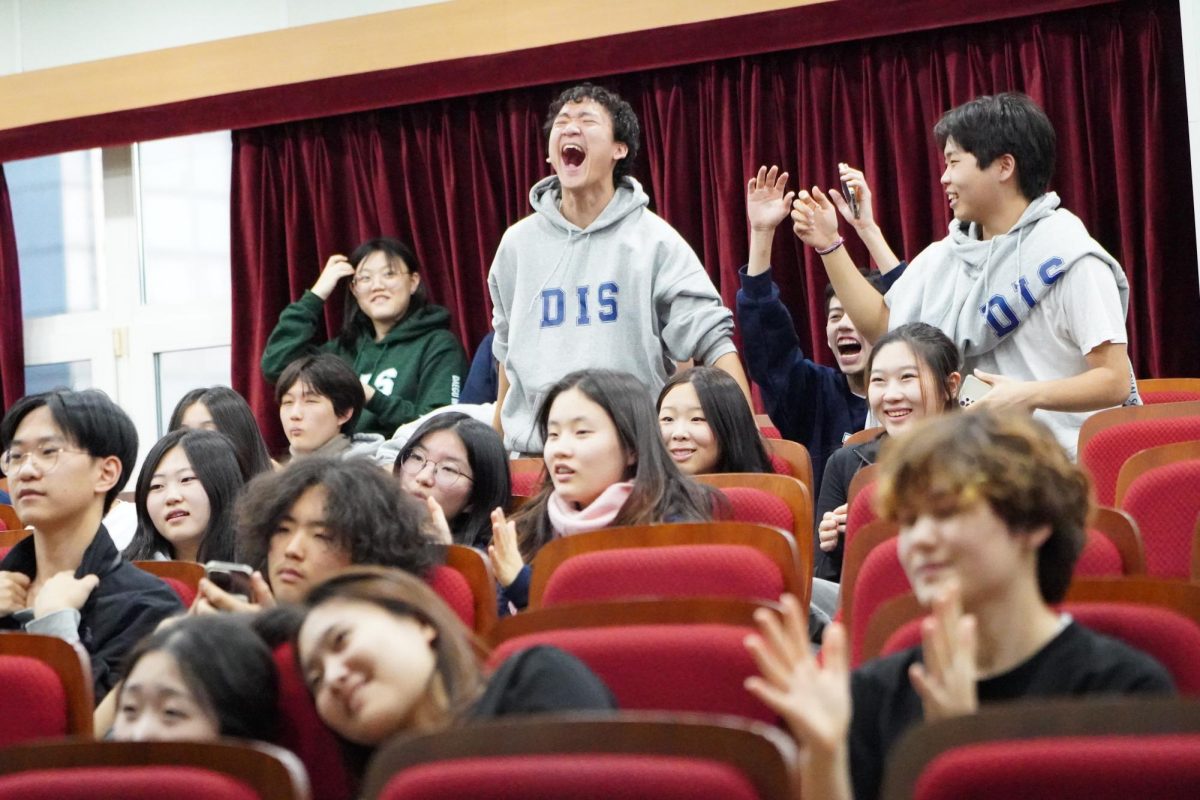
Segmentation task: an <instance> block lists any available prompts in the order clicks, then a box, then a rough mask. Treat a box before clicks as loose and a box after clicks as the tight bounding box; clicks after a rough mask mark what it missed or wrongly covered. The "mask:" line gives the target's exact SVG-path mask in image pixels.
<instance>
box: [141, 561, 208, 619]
mask: <svg viewBox="0 0 1200 800" xmlns="http://www.w3.org/2000/svg"><path fill="white" fill-rule="evenodd" d="M133 565H134V566H135V567H137V568H138V569H140V570H142V571H143V572H149V573H150V574H151V575H154V576H157V577H158V578H159V579H161V580H162V582H163V583H165V584H167V585H168V586H170V587H171V588H172V589H173V590H174V591H175V594H177V595H179V599H180V600H181V601H182V602H183V605H184V608H191V607H192V603H193V602H194V601H195V600H196V595H197V594H198V593H199V592H200V579H201V578H203V577H204V565H203V564H197V563H196V562H195V561H135V562H133Z"/></svg>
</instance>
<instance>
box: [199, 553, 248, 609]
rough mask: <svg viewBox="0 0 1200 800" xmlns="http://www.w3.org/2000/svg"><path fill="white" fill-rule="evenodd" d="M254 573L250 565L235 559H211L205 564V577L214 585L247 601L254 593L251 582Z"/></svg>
mask: <svg viewBox="0 0 1200 800" xmlns="http://www.w3.org/2000/svg"><path fill="white" fill-rule="evenodd" d="M253 574H254V570H252V569H251V568H250V567H248V566H246V565H245V564H237V563H235V562H233V561H209V562H208V563H207V564H205V565H204V577H206V578H208V579H209V580H210V581H212V582H213V585H214V586H216V587H217V588H218V589H220V590H221V591H223V592H225V593H227V594H231V595H236V596H239V597H241V598H242V599H244V600H247V601H249V600H250V598H251V596H252V595H253V594H254V593H253V591H252V589H251V582H250V576H251V575H253Z"/></svg>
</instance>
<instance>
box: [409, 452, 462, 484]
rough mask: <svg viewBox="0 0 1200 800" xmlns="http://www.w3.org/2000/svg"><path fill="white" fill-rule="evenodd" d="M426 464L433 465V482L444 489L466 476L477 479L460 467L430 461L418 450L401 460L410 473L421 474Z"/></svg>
mask: <svg viewBox="0 0 1200 800" xmlns="http://www.w3.org/2000/svg"><path fill="white" fill-rule="evenodd" d="M426 464H432V465H433V482H434V483H436V484H437V485H438V486H440V487H442V488H443V489H449V488H450V487H451V486H453V485H454V484H456V483H458V479H459V478H466V479H467V480H468V481H474V480H475V479H474V478H472V477H471V476H470V475H467V474H466V473H464V472H463V471H462V470H460V469H459V468H458V467H454V466H451V465H450V464H443V463H441V462H439V461H430V460H429V459H428V458H426V457H425V455H424V454H423V453H418V452H417V451H416V450H413V451H412V452H411V453H409V454H408V455H406V456H405V457H404V461H402V462H400V466H401V468H402V469H403V470H404V471H405V472H407V473H408V474H409V475H420V474H421V472H422V471H423V470H424V469H425V465H426Z"/></svg>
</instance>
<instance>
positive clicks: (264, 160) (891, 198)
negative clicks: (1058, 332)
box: [232, 0, 1200, 443]
mask: <svg viewBox="0 0 1200 800" xmlns="http://www.w3.org/2000/svg"><path fill="white" fill-rule="evenodd" d="M599 80H600V82H602V83H604V84H605V85H608V86H610V87H612V88H615V89H616V90H617V91H619V92H621V94H622V95H624V96H625V98H626V99H628V100H629V101H630V102H631V103H632V104H633V106H634V108H635V110H636V111H637V112H638V115H639V117H640V119H641V121H642V126H643V152H642V158H641V163H640V164H639V166H638V168H637V169H636V170H635V175H637V177H638V178H639V180H641V181H642V182H643V184H644V185H645V186H646V188H647V190H648V191H649V193H650V196H651V204H652V207H653V208H654V209H655V210H656V211H657V212H658V213H659V214H661V215H662V216H663V217H664V218H666V219H667V221H669V222H670V223H671V224H672V225H674V226H675V227H676V228H677V229H678V230H679V231H680V232H681V233H682V234H683V236H684V237H685V238H687V240H688V241H689V242H690V243H691V244H692V246H693V247H694V248H695V249H696V251H697V253H698V254H699V255H700V257H701V259H702V260H703V261H704V263H705V264H706V265H707V267H708V269H709V271H710V273H711V274H712V276H713V278H714V280H715V281H716V282H717V284H718V286H719V287H720V289H721V292H722V295H723V296H724V298H725V300H726V302H727V303H728V304H729V305H730V306H732V305H733V303H734V296H735V294H736V291H737V286H738V282H737V276H736V271H737V269H738V267H739V266H740V265H741V264H742V263H744V261H745V259H746V247H747V231H746V222H745V207H744V192H745V182H746V180H747V179H748V177H749V176H750V175H751V174H753V172H754V171H755V169H756V168H757V167H758V165H759V164H761V163H766V164H772V163H775V164H779V165H781V166H782V167H784V168H786V169H787V170H788V171H789V172H790V173H791V175H792V182H791V185H792V186H796V185H798V184H801V182H802V184H803V185H806V186H810V185H812V184H813V183H817V184H819V185H821V186H822V187H825V188H827V187H829V186H831V185H834V182H835V181H836V178H837V172H836V165H837V162H839V161H848V162H850V163H852V164H855V165H861V166H863V167H864V169H865V170H866V173H867V176H868V179H869V180H870V181H871V184H872V187H873V189H874V193H875V198H876V208H877V214H878V216H879V219H880V223H881V225H882V227H883V229H884V231H885V233H886V234H887V237H888V239H889V241H890V242H891V243H892V246H893V248H894V249H895V250H896V252H897V253H898V254H900V255H901V256H910V257H911V256H914V255H916V254H917V253H918V252H920V250H921V249H922V248H923V247H924V246H925V245H927V244H928V243H930V242H931V241H933V240H935V239H938V238H941V237H942V236H944V235H945V232H946V226H947V224H948V222H949V211H948V208H947V205H946V202H945V197H944V195H943V193H942V191H941V187H940V185H939V183H938V176H939V175H940V173H941V171H942V165H941V154H940V153H939V152H938V151H937V148H936V146H935V144H934V142H933V140H932V136H931V128H932V125H933V123H934V122H935V121H936V120H937V118H938V117H939V116H940V114H941V113H942V112H943V111H944V110H945V109H947V108H950V107H952V106H954V105H956V104H958V103H961V102H964V101H966V100H968V99H970V98H971V97H974V96H976V95H978V94H983V93H989V92H998V91H1004V90H1020V91H1025V92H1028V93H1029V94H1030V95H1032V96H1033V97H1034V99H1035V100H1037V101H1038V102H1039V103H1041V104H1042V105H1043V107H1045V108H1046V110H1047V113H1048V114H1049V115H1050V117H1051V119H1052V120H1053V122H1054V124H1055V127H1056V129H1057V131H1058V136H1059V148H1058V150H1059V154H1058V155H1059V162H1058V168H1057V171H1056V175H1055V178H1054V181H1053V187H1052V188H1054V189H1055V190H1056V191H1058V192H1059V194H1060V195H1062V197H1063V202H1064V205H1065V206H1066V207H1067V208H1069V209H1071V210H1072V211H1074V212H1075V213H1076V214H1078V215H1079V216H1080V217H1081V218H1082V219H1083V221H1084V222H1085V223H1086V224H1087V225H1088V227H1089V229H1090V230H1091V232H1092V234H1093V235H1094V236H1095V237H1096V239H1098V240H1099V241H1100V242H1101V244H1103V245H1104V246H1105V247H1106V248H1108V249H1109V250H1110V251H1111V252H1112V253H1113V254H1114V255H1115V256H1116V257H1117V258H1118V259H1119V260H1120V261H1121V263H1122V264H1123V266H1124V267H1125V270H1126V274H1127V275H1128V276H1129V280H1130V284H1131V307H1130V314H1129V325H1128V327H1129V333H1130V348H1131V352H1132V355H1133V359H1134V365H1135V368H1136V369H1137V371H1138V374H1139V375H1145V376H1158V375H1189V374H1200V367H1198V366H1197V364H1198V363H1200V359H1198V358H1197V355H1200V353H1198V352H1197V351H1198V350H1200V344H1198V343H1197V340H1196V337H1195V336H1194V335H1191V336H1187V337H1180V336H1178V335H1175V336H1174V337H1172V338H1168V335H1169V333H1170V332H1179V331H1189V332H1192V333H1194V331H1195V325H1194V323H1193V317H1194V308H1195V305H1196V298H1197V295H1198V287H1197V273H1196V246H1195V245H1196V239H1195V222H1194V213H1193V206H1192V191H1191V179H1190V169H1189V166H1188V153H1189V144H1188V137H1187V115H1186V107H1185V93H1184V84H1183V66H1182V44H1181V38H1180V31H1179V14H1178V6H1177V3H1176V2H1173V1H1168V0H1159V1H1157V2H1145V3H1119V4H1114V5H1103V6H1092V7H1088V8H1084V9H1078V10H1074V11H1066V12H1061V13H1056V14H1049V15H1042V16H1038V17H1030V18H1023V19H1017V20H1011V21H1008V22H1006V23H1004V24H994V23H990V24H978V25H970V26H962V27H956V28H947V29H942V30H938V31H929V32H919V33H911V34H906V35H903V36H893V37H887V38H880V39H871V40H865V41H859V42H852V43H848V44H835V45H828V46H822V47H812V48H806V49H800V50H792V51H787V52H778V53H771V54H766V55H758V56H752V57H744V58H734V59H726V60H721V61H712V62H706V63H701V64H694V65H691V66H685V67H673V68H667V69H661V70H654V71H647V72H641V73H637V74H628V75H618V76H610V77H603V78H600V79H599ZM558 88H560V87H558V86H554V87H549V86H545V87H532V88H524V89H520V90H514V91H506V92H499V93H493V94H486V95H476V96H472V97H466V98H460V99H453V100H444V101H437V102H430V103H422V104H416V105H410V106H404V107H399V108H393V109H388V110H382V111H375V112H368V113H362V114H354V115H347V116H343V117H335V118H327V119H322V120H314V121H308V122H301V123H291V124H285V125H278V126H273V127H267V128H258V129H253V130H243V131H237V132H235V134H234V148H235V159H234V176H233V185H234V195H233V209H232V218H233V235H234V241H233V256H234V258H233V286H234V292H235V294H234V308H235V314H234V320H235V322H234V337H233V341H234V360H233V374H234V383H235V386H236V387H237V388H238V389H239V390H240V391H242V392H243V393H245V394H246V395H247V397H248V399H249V400H250V402H251V405H252V406H253V407H254V408H255V410H256V413H257V414H258V416H259V420H260V423H261V424H262V425H263V428H264V431H265V432H267V433H268V435H269V436H271V437H272V438H273V439H274V441H275V442H276V443H279V442H280V438H279V431H278V428H279V424H278V422H277V419H276V413H275V410H274V408H273V402H271V398H272V395H271V394H270V387H268V386H267V385H266V384H265V382H264V381H263V379H262V377H261V373H260V371H259V368H258V359H259V356H260V355H261V353H262V348H263V345H264V343H265V341H266V337H267V335H268V334H269V333H270V330H271V328H272V327H273V326H274V324H275V321H276V320H277V318H278V314H279V311H280V310H281V309H282V308H283V306H284V305H285V304H286V303H287V302H289V301H290V300H294V299H295V298H296V297H298V296H299V294H300V293H301V291H302V290H303V289H304V288H305V287H306V286H310V285H311V284H312V282H313V281H314V280H315V279H316V276H317V274H318V272H319V270H320V267H321V265H322V264H323V262H324V259H325V257H326V256H328V255H329V254H330V253H334V252H344V251H345V250H347V249H348V248H351V247H353V246H354V245H355V244H357V243H358V242H359V241H361V240H363V239H365V238H367V237H369V236H374V235H377V234H381V233H382V234H393V235H397V236H399V237H400V238H403V239H407V240H410V241H412V242H413V243H414V245H415V248H416V251H417V253H418V255H419V256H420V258H421V260H422V261H423V262H424V269H425V278H426V280H427V281H428V283H429V285H430V287H431V289H432V290H433V296H434V298H435V301H436V302H438V303H441V304H444V305H446V306H448V307H449V308H450V310H451V312H452V313H453V315H454V320H455V322H454V324H455V330H456V332H457V333H458V334H459V335H460V336H462V338H463V342H464V345H465V346H466V347H467V349H468V351H473V350H474V347H475V345H476V343H477V342H478V340H479V339H480V338H481V337H482V336H483V334H484V333H485V332H486V331H487V329H488V327H489V323H490V306H489V302H488V296H487V287H486V276H487V271H488V267H489V266H490V262H491V259H492V256H493V254H494V252H495V249H496V246H497V244H498V243H499V240H500V236H501V235H502V234H503V232H504V230H505V228H506V227H507V226H508V225H510V224H512V223H513V222H515V221H516V220H517V219H519V218H521V217H522V216H524V215H526V214H527V213H528V212H529V204H528V199H527V195H528V190H529V187H530V186H531V185H532V184H533V182H534V181H535V180H536V179H537V178H539V177H541V176H543V175H545V174H547V171H548V167H547V165H546V164H545V163H544V162H545V143H544V140H543V137H542V135H541V122H542V117H543V115H544V113H545V109H546V106H547V104H548V103H549V101H550V100H551V99H552V98H553V96H554V95H555V94H556V92H557V90H558ZM775 245H776V246H775V257H774V260H773V263H774V273H775V278H776V281H777V282H778V283H779V284H780V286H781V287H782V291H783V296H784V298H785V300H786V301H787V302H788V304H789V306H790V307H791V308H792V309H793V312H794V314H795V316H796V321H797V325H798V327H799V328H800V335H801V341H802V342H803V343H804V344H805V346H806V348H807V349H808V351H809V352H810V353H812V354H813V355H814V356H815V357H816V358H817V359H818V360H820V361H823V362H825V363H830V362H831V358H830V355H829V353H828V352H827V348H826V347H825V344H824V341H823V339H824V327H823V320H822V318H821V305H822V303H821V299H822V290H823V288H824V285H825V282H826V279H825V276H824V272H823V270H822V268H821V265H820V263H819V260H818V259H817V258H816V257H815V256H813V255H812V254H811V253H810V252H806V251H805V250H804V248H803V247H801V246H800V245H799V242H797V241H796V240H795V238H794V237H793V236H792V234H791V233H790V231H789V230H787V229H786V226H781V229H780V231H779V233H778V234H777V236H776V240H775ZM850 249H851V252H852V253H853V254H854V255H855V256H856V258H857V259H858V260H859V261H860V262H862V263H865V257H866V253H865V249H864V248H862V247H860V246H859V245H858V243H857V242H853V243H852V244H851V247H850ZM339 300H340V296H339ZM334 305H336V306H337V308H336V309H335V308H332V307H331V308H330V309H329V312H328V314H327V319H328V322H329V324H330V331H331V332H332V330H334V325H335V324H336V322H337V320H338V317H339V314H340V302H339V303H333V304H331V306H334Z"/></svg>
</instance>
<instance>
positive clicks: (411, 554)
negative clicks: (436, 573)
mask: <svg viewBox="0 0 1200 800" xmlns="http://www.w3.org/2000/svg"><path fill="white" fill-rule="evenodd" d="M313 486H322V487H324V488H325V529H326V532H327V533H328V534H330V535H331V536H332V537H333V543H334V544H335V545H336V546H337V547H339V548H341V549H342V550H344V551H345V552H346V553H347V554H349V556H350V562H351V564H355V565H361V564H369V565H375V566H381V567H396V568H397V569H402V570H404V571H406V572H411V573H413V574H414V575H420V576H424V575H425V573H426V572H428V571H429V569H430V567H432V566H433V564H434V563H435V561H436V557H435V551H434V549H433V543H432V540H431V539H430V538H429V537H428V536H427V535H426V533H425V528H426V526H427V525H428V516H429V515H428V513H427V512H426V510H425V507H424V506H423V505H422V504H421V503H419V502H417V501H416V500H414V499H413V498H411V497H409V496H408V495H407V494H405V493H404V490H403V489H401V488H400V486H399V484H397V483H396V481H395V479H394V478H392V477H391V476H390V475H388V474H387V472H386V471H384V470H382V469H380V468H379V467H377V466H376V465H375V463H374V462H373V461H371V460H369V459H367V458H362V457H356V458H347V459H341V458H327V457H324V456H310V457H308V458H301V459H297V460H296V461H294V462H292V463H291V464H289V465H288V466H287V467H286V468H284V469H283V470H281V471H279V472H264V473H263V474H261V475H259V476H258V477H256V478H255V479H254V480H252V481H251V482H250V483H249V484H248V485H247V486H246V489H245V491H243V492H242V496H241V497H240V498H239V499H238V503H237V510H236V512H235V515H236V520H237V521H236V527H237V539H238V555H239V556H240V557H241V558H242V559H244V560H245V563H247V564H250V565H251V566H253V567H255V568H256V569H261V570H263V572H264V574H265V573H266V566H267V553H268V551H269V550H270V547H271V537H272V536H274V535H275V531H276V529H277V528H278V527H279V521H280V520H281V519H283V516H284V515H285V514H287V513H288V512H289V511H291V509H292V506H293V505H295V504H296V501H297V500H299V499H300V495H302V494H304V492H305V491H307V490H308V489H309V488H311V487H313Z"/></svg>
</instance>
